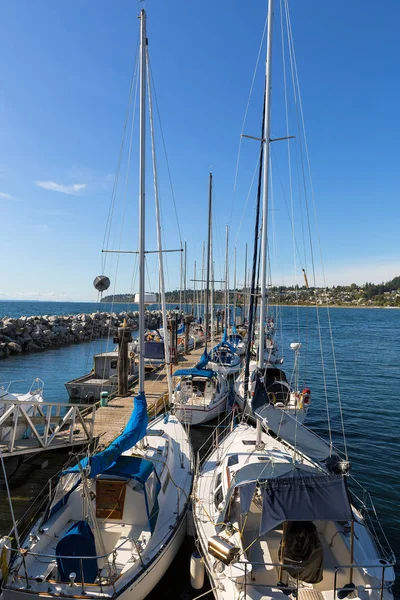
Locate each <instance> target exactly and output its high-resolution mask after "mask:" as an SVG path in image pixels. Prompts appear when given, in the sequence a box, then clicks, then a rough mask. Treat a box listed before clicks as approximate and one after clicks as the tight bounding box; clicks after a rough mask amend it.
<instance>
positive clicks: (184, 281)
mask: <svg viewBox="0 0 400 600" xmlns="http://www.w3.org/2000/svg"><path fill="white" fill-rule="evenodd" d="M184 261H185V262H184V263H183V306H184V308H183V312H184V314H186V311H187V306H186V303H187V297H186V269H187V246H186V242H185V258H184Z"/></svg>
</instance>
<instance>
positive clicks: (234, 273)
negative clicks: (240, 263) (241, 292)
mask: <svg viewBox="0 0 400 600" xmlns="http://www.w3.org/2000/svg"><path fill="white" fill-rule="evenodd" d="M232 327H233V328H232V331H233V333H236V246H235V248H234V253H233V326H232Z"/></svg>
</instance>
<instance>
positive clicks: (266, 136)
mask: <svg viewBox="0 0 400 600" xmlns="http://www.w3.org/2000/svg"><path fill="white" fill-rule="evenodd" d="M273 6H274V0H268V33H267V58H266V63H265V104H264V116H265V118H264V130H263V142H262V143H263V182H262V183H263V186H262V199H263V201H262V229H261V286H260V287H261V304H260V342H259V347H258V367H259V369H262V368H263V366H264V337H265V329H264V328H265V316H266V314H265V313H266V311H265V297H266V283H267V246H268V181H269V143H270V142H269V140H270V121H271V57H272V21H273Z"/></svg>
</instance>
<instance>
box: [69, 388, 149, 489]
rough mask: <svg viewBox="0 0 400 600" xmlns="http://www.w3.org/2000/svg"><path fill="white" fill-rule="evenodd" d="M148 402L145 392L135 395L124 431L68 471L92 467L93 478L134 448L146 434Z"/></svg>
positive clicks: (91, 476)
mask: <svg viewBox="0 0 400 600" xmlns="http://www.w3.org/2000/svg"><path fill="white" fill-rule="evenodd" d="M147 423H148V419H147V403H146V396H145V395H144V393H143V392H139V394H138V395H137V396H136V397H135V400H134V407H133V411H132V414H131V416H130V419H129V421H128V423H127V424H126V426H125V429H124V431H123V432H122V433H121V435H119V436H118V437H117V438H116V439H115V440H114V441H113V442H112V443H111V444H110V445H109V446H108V447H107V448H106V449H105V450H103V451H102V452H99V453H98V454H95V455H94V456H91V457H89V458H84V459H83V460H81V461H80V463H79V464H77V465H74V466H73V467H72V468H71V469H68V471H65V472H66V473H74V472H79V469H80V468H86V467H88V466H89V467H90V472H89V475H88V476H89V477H90V479H93V478H94V477H96V476H97V475H100V473H104V471H106V470H107V469H109V468H110V467H112V466H113V465H114V464H115V463H116V461H117V460H118V458H119V457H120V456H121V454H122V453H123V452H125V451H126V450H129V449H130V448H132V447H133V446H134V445H135V444H136V443H137V442H139V441H140V440H141V439H142V438H144V436H145V435H146V429H147Z"/></svg>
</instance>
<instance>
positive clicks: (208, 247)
mask: <svg viewBox="0 0 400 600" xmlns="http://www.w3.org/2000/svg"><path fill="white" fill-rule="evenodd" d="M211 210H212V173H210V183H209V188H208V234H207V266H206V273H207V275H206V290H205V291H206V315H205V320H206V331H205V337H206V339H205V348H204V352H205V353H206V354H207V340H208V323H209V315H208V312H209V311H208V298H209V292H210V260H211Z"/></svg>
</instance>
